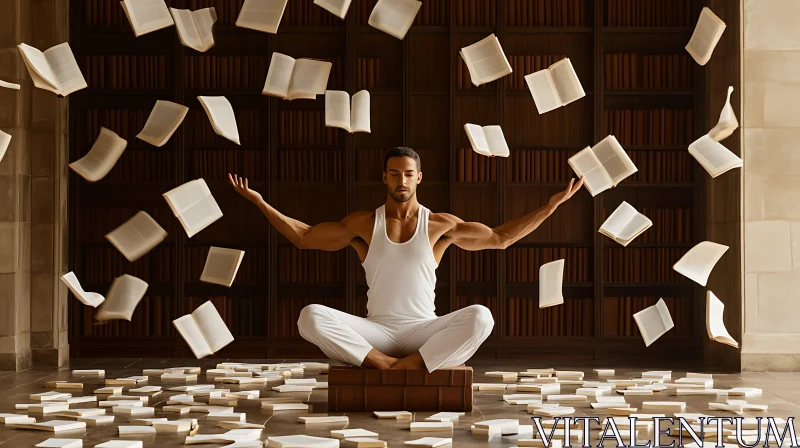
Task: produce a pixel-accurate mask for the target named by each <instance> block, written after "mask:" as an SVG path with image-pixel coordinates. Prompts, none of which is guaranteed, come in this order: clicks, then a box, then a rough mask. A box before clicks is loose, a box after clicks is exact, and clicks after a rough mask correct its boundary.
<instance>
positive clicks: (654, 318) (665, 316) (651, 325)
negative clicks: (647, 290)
mask: <svg viewBox="0 0 800 448" xmlns="http://www.w3.org/2000/svg"><path fill="white" fill-rule="evenodd" d="M633 320H634V321H636V326H637V327H638V328H639V332H640V333H641V334H642V339H644V345H645V347H649V346H650V344H652V343H653V342H655V341H656V339H658V338H660V337H661V336H663V335H664V334H666V333H667V332H668V331H669V330H671V329H672V327H674V326H675V324H674V323H673V322H672V316H670V314H669V308H667V304H666V303H665V302H664V299H658V302H656V304H655V305H653V306H649V307H647V308H645V309H643V310H641V311H639V312H638V313H636V314H634V315H633ZM651 392H652V391H651Z"/></svg>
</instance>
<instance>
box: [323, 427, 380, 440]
mask: <svg viewBox="0 0 800 448" xmlns="http://www.w3.org/2000/svg"><path fill="white" fill-rule="evenodd" d="M378 436H379V434H378V433H377V432H372V431H367V430H366V429H361V428H353V429H334V430H332V431H331V437H333V438H335V439H352V438H353V437H378Z"/></svg>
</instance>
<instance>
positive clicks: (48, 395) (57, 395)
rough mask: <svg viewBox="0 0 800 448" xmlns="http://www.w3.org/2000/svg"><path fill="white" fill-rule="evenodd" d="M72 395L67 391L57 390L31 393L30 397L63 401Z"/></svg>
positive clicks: (36, 399)
mask: <svg viewBox="0 0 800 448" xmlns="http://www.w3.org/2000/svg"><path fill="white" fill-rule="evenodd" d="M71 397H72V394H69V393H65V392H56V391H50V392H42V393H38V394H31V395H30V399H31V400H33V401H63V400H66V399H67V398H71Z"/></svg>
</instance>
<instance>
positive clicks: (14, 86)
mask: <svg viewBox="0 0 800 448" xmlns="http://www.w3.org/2000/svg"><path fill="white" fill-rule="evenodd" d="M0 87H3V88H5V89H12V90H19V89H20V88H21V86H20V85H19V84H15V83H13V82H6V81H3V80H2V79H0Z"/></svg>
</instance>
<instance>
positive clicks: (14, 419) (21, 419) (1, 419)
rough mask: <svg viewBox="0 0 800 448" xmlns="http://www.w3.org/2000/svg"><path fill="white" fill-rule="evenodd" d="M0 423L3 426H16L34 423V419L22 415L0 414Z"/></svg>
mask: <svg viewBox="0 0 800 448" xmlns="http://www.w3.org/2000/svg"><path fill="white" fill-rule="evenodd" d="M0 423H3V424H4V425H18V424H21V423H36V418H35V417H28V416H27V415H24V414H0Z"/></svg>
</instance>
